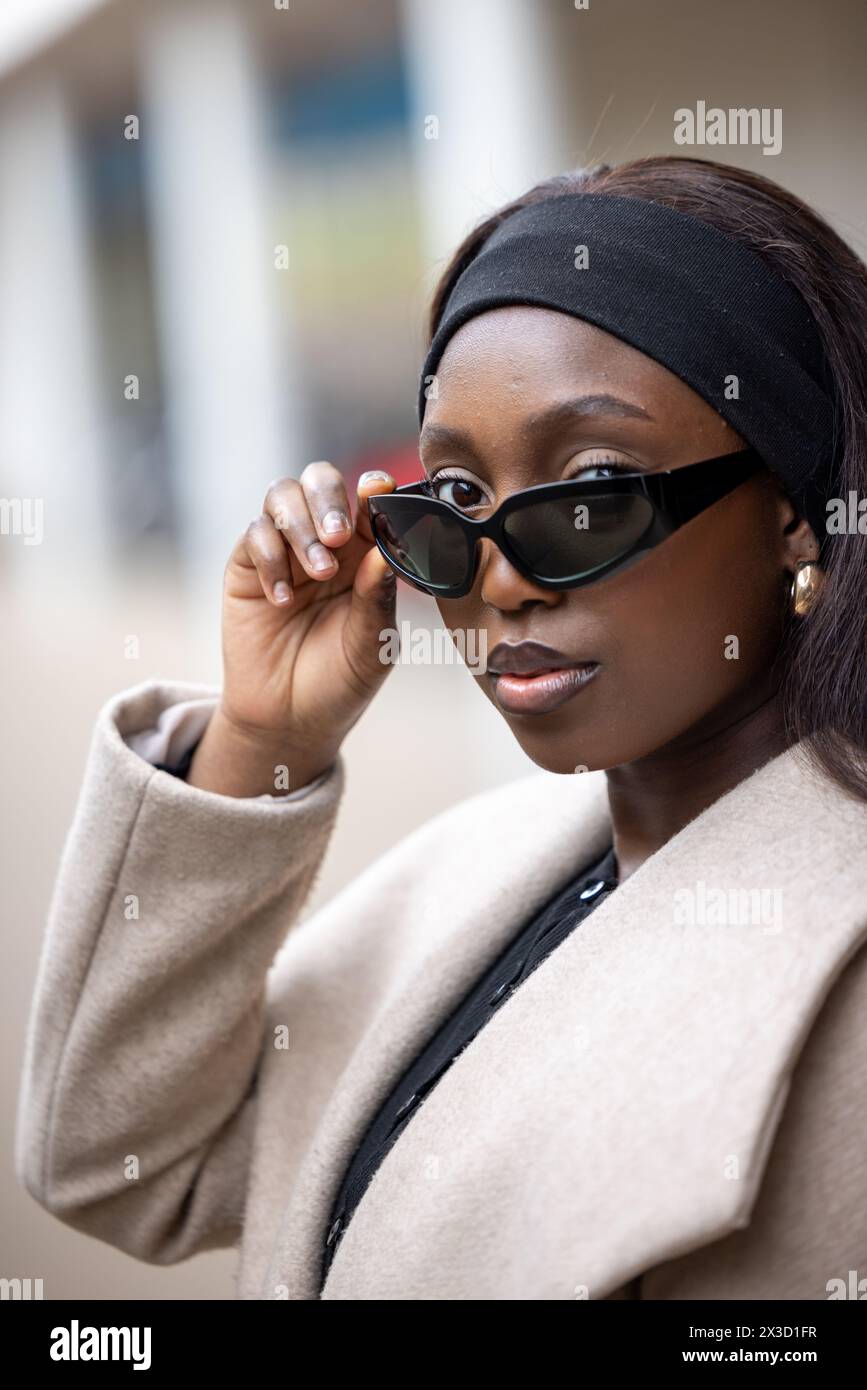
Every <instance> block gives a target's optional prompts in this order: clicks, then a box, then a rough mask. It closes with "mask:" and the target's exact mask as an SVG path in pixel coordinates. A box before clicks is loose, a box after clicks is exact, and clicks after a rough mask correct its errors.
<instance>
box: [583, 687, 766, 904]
mask: <svg viewBox="0 0 867 1390" xmlns="http://www.w3.org/2000/svg"><path fill="white" fill-rule="evenodd" d="M788 742H789V740H787V738H786V735H785V732H784V724H783V718H782V711H781V706H780V702H779V697H778V694H777V693H774V694H772V695H770V696H767V697H766V698H765V700H764V701H763V702H762V703H761V704H758V705H757V706H755V707H754V708H752V709H751V710H750V711H749V712H748V713H746V714H742V715H741V716H740V717H738V718H735V719H730V720H729V721H728V722H724V723H722V724H717V725H716V727H714V728H713V729H710V728H707V729H705V730H704V731H701V732H700V731H697V730H692V731H691V733H690V737H689V739H681V740H677V741H676V742H675V743H671V744H668V745H667V746H666V747H665V748H664V749H660V750H659V752H657V753H652V754H650V755H649V756H648V757H646V758H641V759H639V760H638V761H636V762H633V763H624V764H623V765H622V766H620V767H615V768H612V769H611V770H610V771H609V772H608V774H607V777H608V804H609V807H610V810H611V820H612V824H613V827H614V848H615V851H616V854H617V864H618V869H619V877H620V880H621V882H622V881H623V880H624V879H626V878H629V876H630V874H633V873H634V872H635V870H636V869H638V868H640V867H641V865H642V864H643V863H644V861H645V859H648V858H649V857H650V855H651V854H653V853H655V851H656V850H658V849H660V848H661V847H662V846H663V845H664V844H665V843H666V841H667V840H670V839H671V837H672V836H673V835H676V834H677V832H678V831H679V830H682V829H683V827H684V826H685V825H687V824H688V823H689V821H691V820H694V819H695V817H696V816H698V815H700V813H701V812H702V811H704V810H706V808H707V807H708V806H711V805H712V804H713V802H714V801H717V800H719V798H720V797H721V796H723V795H724V794H725V793H726V792H727V791H730V790H731V789H732V787H736V786H737V785H738V783H739V782H742V781H743V780H744V778H745V777H749V776H750V775H751V774H752V773H753V772H755V771H756V769H757V768H759V767H761V766H762V764H763V763H766V762H767V761H768V760H769V759H770V758H773V757H776V755H777V754H778V753H782V752H783V751H784V750H785V748H786V747H787V744H788Z"/></svg>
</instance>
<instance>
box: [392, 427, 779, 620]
mask: <svg viewBox="0 0 867 1390" xmlns="http://www.w3.org/2000/svg"><path fill="white" fill-rule="evenodd" d="M765 467H767V465H766V464H765V461H764V459H763V458H762V457H761V455H760V454H759V453H758V452H757V451H756V450H755V449H753V448H746V449H738V450H736V451H735V452H734V453H729V454H718V455H717V456H716V457H714V458H710V459H700V460H699V461H698V462H697V463H688V464H684V466H683V467H682V468H669V469H664V470H662V471H660V472H657V473H615V474H613V475H612V477H610V478H591V479H582V478H581V477H578V478H568V479H567V480H566V481H565V482H560V483H539V484H536V485H535V486H533V487H527V488H522V489H520V490H519V491H518V492H513V493H511V494H510V496H508V497H506V498H504V499H503V501H502V502H501V503H500V505H499V507H497V508H496V509H495V510H494V511H493V512H492V513H491V515H490V516H489V517H486V518H484V519H483V520H479V519H478V518H473V517H469V516H465V515H464V513H463V512H461V511H459V510H458V508H457V507H454V506H452V504H451V503H450V502H444V501H443V500H442V499H441V498H439V497H435V496H434V495H433V493H432V490H431V489H432V487H433V484H432V483H430V482H429V481H428V480H427V479H424V480H423V481H421V482H418V483H406V484H405V485H404V486H402V487H397V488H394V489H393V490H392V491H391V492H380V493H376V494H374V495H372V496H370V497H369V498H368V499H367V509H368V515H369V516H370V526H371V531H372V532H373V538H374V540H375V541H376V544H377V547H378V549H379V550H380V552H381V553H382V555H383V556H384V558H385V559H386V560H387V562H388V564H389V565H390V566H391V568H392V569H393V570H394V571H395V573H396V574H399V575H400V577H401V579H405V580H406V582H407V583H408V584H411V585H412V586H413V588H415V589H418V590H420V592H421V593H423V594H429V595H431V596H432V597H434V598H462V597H463V596H464V595H465V594H468V593H469V592H470V590H471V589H472V588H473V586H474V584H475V582H476V576H477V574H478V569H479V546H478V542H479V541H480V540H482V539H488V540H492V541H493V542H494V543H495V544H496V545H497V547H498V548H499V549H500V551H501V552H502V553H503V554H504V555H505V557H506V559H507V560H508V561H509V563H510V564H511V565H513V566H514V567H515V569H516V570H517V571H518V572H519V574H521V575H523V577H524V578H525V579H529V580H531V582H532V583H534V584H536V585H538V587H539V588H542V589H580V588H584V587H585V586H586V585H588V584H595V583H597V582H598V581H599V580H600V579H607V578H608V577H609V576H611V575H614V574H618V573H620V571H622V570H624V569H627V568H628V567H629V566H631V565H633V564H634V563H635V562H636V561H637V560H640V559H641V558H642V556H643V555H644V554H645V553H646V552H647V551H648V550H652V549H654V548H655V547H656V546H657V545H659V544H660V543H661V542H662V541H664V540H667V538H668V537H669V536H670V535H672V534H673V532H674V531H677V530H679V528H680V527H681V526H684V525H685V524H686V523H687V522H688V521H691V520H692V518H693V517H695V516H698V515H699V513H700V512H703V511H705V510H706V509H707V508H708V507H710V506H713V504H714V503H715V502H718V501H719V500H720V499H721V498H722V497H725V496H727V495H728V494H729V493H730V492H733V491H734V489H735V488H736V487H739V486H740V484H741V483H743V482H746V480H747V479H748V478H750V477H752V476H753V474H755V473H757V472H758V471H759V469H762V468H765ZM588 471H589V470H588ZM449 481H451V479H450V480H449ZM612 493H613V494H621V495H624V496H632V495H638V496H641V497H646V498H647V500H648V501H649V503H650V505H651V507H652V509H653V515H652V519H651V520H650V522H649V523H648V525H647V527H646V529H645V531H644V532H643V533H642V535H641V536H640V537H639V538H638V540H636V541H635V542H633V544H632V545H631V546H630V547H629V549H628V550H627V551H625V552H624V553H623V554H622V555H618V556H616V557H615V559H613V560H611V561H610V562H609V563H607V564H603V565H598V566H596V567H595V568H594V569H593V570H591V571H588V572H587V573H586V574H584V575H579V576H578V578H577V579H576V578H572V577H570V578H568V579H548V578H540V577H539V576H538V575H536V574H534V573H533V572H532V571H531V570H530V568H529V567H528V566H527V565H526V564H525V563H524V562H523V561H522V560H521V558H520V557H519V556H518V555H517V554H516V553H515V552H514V551H513V550H512V548H511V545H510V543H509V539H508V536H507V534H506V531H505V526H504V523H505V520H506V518H507V517H508V516H510V515H511V513H512V512H515V511H521V510H523V509H524V508H526V507H529V506H535V505H536V504H537V503H539V502H547V501H565V500H571V499H572V498H574V499H575V500H576V501H577V502H580V501H581V500H582V499H583V498H589V497H599V496H610V495H612ZM392 498H400V499H401V504H402V506H401V509H402V510H403V508H404V506H405V503H406V501H409V502H410V504H411V505H413V507H414V506H415V501H416V500H417V503H418V512H419V516H425V515H426V516H440V515H443V514H445V515H446V516H447V517H448V519H449V521H450V522H452V523H454V522H455V521H456V522H457V524H458V526H459V528H460V530H461V532H462V533H463V536H464V539H465V542H466V546H467V575H466V578H465V579H464V580H462V581H461V582H460V583H458V584H453V585H449V586H445V587H441V588H440V587H437V586H435V585H429V584H425V583H424V581H423V580H420V579H419V578H418V577H417V576H416V575H413V574H410V573H409V572H408V571H407V570H405V569H404V568H403V566H402V565H401V564H399V562H398V561H396V560H395V559H394V558H393V557H392V556H391V555H390V554H389V553H388V551H387V550H386V548H385V545H384V544H383V543H382V541H381V540H380V538H379V535H378V534H377V522H376V517H377V516H380V515H381V516H384V517H386V518H387V516H388V512H389V503H390V500H391V499H392Z"/></svg>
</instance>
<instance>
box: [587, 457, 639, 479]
mask: <svg viewBox="0 0 867 1390" xmlns="http://www.w3.org/2000/svg"><path fill="white" fill-rule="evenodd" d="M636 471H637V470H636V468H635V465H634V464H631V463H627V462H626V460H625V459H624V460H623V461H621V460H618V459H599V460H598V462H596V463H590V464H588V465H587V467H586V468H579V469H577V470H576V472H575V473H574V474H573V475H572V477H573V479H574V478H583V479H584V481H585V482H593V481H596V480H597V479H599V478H616V477H617V475H618V474H619V473H635V472H636Z"/></svg>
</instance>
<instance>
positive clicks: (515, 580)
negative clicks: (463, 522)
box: [473, 537, 562, 612]
mask: <svg viewBox="0 0 867 1390" xmlns="http://www.w3.org/2000/svg"><path fill="white" fill-rule="evenodd" d="M478 546H479V567H478V570H477V571H476V582H475V585H474V586H473V587H474V589H475V591H476V593H478V595H479V598H480V599H481V601H482V603H485V604H489V605H490V606H491V607H492V608H498V609H500V611H501V612H509V611H510V610H513V609H516V608H521V607H522V606H523V605H524V604H525V603H531V602H532V603H538V602H544V603H545V604H547V605H548V606H549V607H553V606H555V605H556V604H557V603H559V602H561V600H562V594H561V593H560V592H558V591H557V590H554V589H543V588H541V587H540V586H539V585H538V584H534V583H533V581H532V579H526V578H525V577H524V575H523V574H521V571H520V570H518V569H516V568H515V566H514V565H513V564H512V562H511V560H509V558H508V556H506V555H504V554H503V552H502V550H501V549H500V547H499V546H498V545H497V543H496V541H492V540H491V539H490V538H489V537H485V539H484V540H481V541H479V542H478Z"/></svg>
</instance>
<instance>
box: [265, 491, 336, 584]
mask: <svg viewBox="0 0 867 1390" xmlns="http://www.w3.org/2000/svg"><path fill="white" fill-rule="evenodd" d="M262 510H263V512H264V514H265V515H266V516H269V517H271V520H272V521H273V523H274V526H275V527H276V528H277V530H278V531H279V532H280V534H281V535H282V536H283V537H284V539H285V541H286V544H287V545H288V546H289V548H290V549H291V551H292V553H293V555H294V556H295V558H296V560H297V562H298V564H299V565H300V566H301V568H302V569H303V570H304V572H305V573H306V574H308V575H309V576H310V578H311V579H333V578H334V576H335V574H336V573H337V570H338V564H337V559H336V557H335V556H334V555H332V554H331V552H330V551H329V549H328V547H327V546H324V545H323V544H322V542H321V540H320V539H319V536H318V535H317V532H316V527H315V526H314V524H313V518H312V516H311V515H310V509H309V507H308V505H307V499H306V497H305V495H304V489H303V488H302V486H301V484H300V482H299V481H298V479H297V478H277V479H276V481H275V482H273V483H272V484H271V486H270V487H269V488H268V491H267V493H266V494H265V501H264V503H263V506H262Z"/></svg>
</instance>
